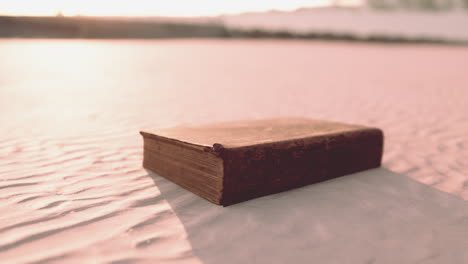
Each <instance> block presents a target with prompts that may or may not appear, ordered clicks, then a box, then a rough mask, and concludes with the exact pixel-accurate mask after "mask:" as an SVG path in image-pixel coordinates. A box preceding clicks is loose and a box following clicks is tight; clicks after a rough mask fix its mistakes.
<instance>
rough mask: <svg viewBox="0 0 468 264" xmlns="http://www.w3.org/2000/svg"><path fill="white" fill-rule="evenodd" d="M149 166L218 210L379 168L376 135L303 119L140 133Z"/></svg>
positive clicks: (378, 138)
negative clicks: (218, 207)
mask: <svg viewBox="0 0 468 264" xmlns="http://www.w3.org/2000/svg"><path fill="white" fill-rule="evenodd" d="M140 133H141V135H142V136H143V141H144V154H143V166H144V167H145V168H148V169H150V170H152V171H154V172H156V173H157V174H159V175H161V176H163V177H165V178H167V179H169V180H171V181H173V182H174V183H176V184H178V185H180V186H182V187H184V188H185V189H187V190H189V191H192V192H193V193H195V194H197V195H199V196H201V197H203V198H205V199H207V200H209V201H211V202H213V203H215V204H219V205H224V206H227V205H231V204H235V203H238V202H242V201H246V200H249V199H252V198H256V197H260V196H264V195H269V194H273V193H278V192H282V191H286V190H289V189H293V188H297V187H301V186H305V185H308V184H312V183H316V182H321V181H325V180H328V179H332V178H336V177H339V176H344V175H348V174H352V173H355V172H358V171H362V170H366V169H371V168H376V167H379V166H380V164H381V159H382V153H383V133H382V131H381V130H380V129H378V128H371V127H365V126H360V125H350V124H343V123H338V122H329V121H321V120H310V119H302V118H280V119H268V120H251V121H235V122H225V123H217V124H210V125H202V126H180V127H174V128H168V129H157V130H151V131H141V132H140Z"/></svg>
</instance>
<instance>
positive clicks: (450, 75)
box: [0, 40, 468, 263]
mask: <svg viewBox="0 0 468 264" xmlns="http://www.w3.org/2000/svg"><path fill="white" fill-rule="evenodd" d="M0 58H1V60H0V124H1V126H0V135H1V137H0V263H288V262H289V263H466V262H467V261H468V251H466V249H467V248H468V163H467V160H468V114H467V113H468V103H467V102H468V74H467V70H466V69H468V49H467V48H463V47H446V46H419V45H364V44H347V43H326V42H295V41H291V42H288V41H215V40H190V41H188V40H184V41H115V42H111V41H58V40H41V41H37V40H36V41H28V40H1V41H0ZM279 116H301V117H307V118H315V119H326V120H334V121H340V122H348V123H357V124H362V125H368V126H376V127H380V128H382V129H383V130H384V132H385V136H386V139H385V153H384V164H383V168H380V169H374V170H369V171H366V172H362V173H358V174H354V175H349V176H347V177H343V178H339V179H335V180H331V181H327V182H323V183H320V184H315V185H311V186H307V187H304V188H300V189H296V190H293V191H288V192H284V193H280V194H276V195H271V196H267V197H263V198H259V199H255V200H251V201H248V202H245V203H241V204H237V205H234V206H231V207H226V208H223V207H219V206H215V205H213V204H211V203H209V202H207V201H205V200H203V199H202V198H199V197H197V196H195V195H194V194H192V193H190V192H187V191H185V190H183V189H181V188H180V187H178V186H176V185H174V184H172V183H171V182H169V181H167V180H165V179H164V178H162V177H160V176H158V175H156V174H154V173H152V172H149V171H146V170H144V169H143V168H142V167H141V159H142V139H141V136H140V135H139V133H138V131H140V130H144V129H151V128H155V127H170V126H175V125H184V124H199V123H210V122H214V121H222V120H239V119H259V118H271V117H279Z"/></svg>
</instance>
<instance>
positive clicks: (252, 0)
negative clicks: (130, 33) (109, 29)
mask: <svg viewBox="0 0 468 264" xmlns="http://www.w3.org/2000/svg"><path fill="white" fill-rule="evenodd" d="M331 1H332V0H0V14H3V15H56V14H57V13H59V12H61V13H63V14H64V15H98V16H212V15H220V14H235V13H242V12H248V11H266V10H271V9H277V10H294V9H296V8H299V7H312V6H324V5H327V4H329V3H330V2H331Z"/></svg>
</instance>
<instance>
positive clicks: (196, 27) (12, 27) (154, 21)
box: [0, 0, 468, 42]
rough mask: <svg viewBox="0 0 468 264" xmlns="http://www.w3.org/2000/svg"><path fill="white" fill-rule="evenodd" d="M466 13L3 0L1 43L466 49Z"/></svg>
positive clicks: (358, 2) (412, 7) (426, 1)
mask: <svg viewBox="0 0 468 264" xmlns="http://www.w3.org/2000/svg"><path fill="white" fill-rule="evenodd" d="M467 13H468V1H467V0H296V1H279V0H276V1H236V2H235V3H233V2H231V1H226V0H223V1H215V0H203V1H197V2H196V3H194V2H190V1H184V0H177V1H170V2H167V1H150V0H136V1H125V0H119V1H79V2H77V1H71V0H67V1H56V0H43V1H29V0H18V1H5V0H4V1H2V3H1V6H0V15H2V16H1V17H0V37H26V38H27V37H49V38H184V37H210V38H309V39H310V38H314V39H317V38H318V39H339V40H348V41H351V40H368V41H373V40H377V41H398V42H403V41H426V42H429V41H432V42H434V41H436V42H466V41H467V40H468V30H466V25H468V15H467Z"/></svg>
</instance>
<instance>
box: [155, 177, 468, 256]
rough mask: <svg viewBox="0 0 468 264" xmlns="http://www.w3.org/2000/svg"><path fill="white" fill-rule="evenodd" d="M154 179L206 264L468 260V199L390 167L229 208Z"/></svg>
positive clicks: (160, 178)
mask: <svg viewBox="0 0 468 264" xmlns="http://www.w3.org/2000/svg"><path fill="white" fill-rule="evenodd" d="M148 174H149V175H150V176H151V177H152V179H153V180H154V182H155V184H156V186H157V187H158V188H159V190H160V192H161V195H162V196H163V197H162V198H163V199H165V200H166V201H167V202H168V203H169V204H170V206H171V207H172V209H173V211H174V212H175V214H176V215H177V217H178V218H179V219H180V221H181V222H182V224H183V225H184V228H185V230H186V232H187V235H188V237H187V239H188V240H189V242H190V244H191V246H192V250H193V254H194V255H196V256H197V257H198V258H199V259H200V260H201V261H202V262H203V263H314V262H317V261H320V262H317V263H322V262H323V263H466V262H465V261H467V260H468V251H467V250H466V249H467V248H468V202H467V201H465V200H463V199H461V198H459V197H456V196H453V195H451V194H448V193H444V192H441V191H439V190H436V189H434V188H432V187H430V186H427V185H424V184H421V183H419V182H416V181H414V180H412V179H410V178H409V177H406V176H404V175H400V174H396V173H394V172H391V171H389V170H386V169H384V168H379V169H373V170H368V171H365V172H361V173H356V174H353V175H350V176H345V177H341V178H337V179H333V180H329V181H326V182H322V183H318V184H313V185H309V186H306V187H302V188H299V189H295V190H292V191H287V192H282V193H278V194H274V195H270V196H266V197H262V198H258V199H254V200H251V201H247V202H243V203H240V204H236V205H233V206H230V207H225V208H223V207H220V206H216V205H213V204H211V203H210V202H208V201H206V200H204V199H202V198H200V197H198V196H196V195H194V194H192V193H190V192H188V191H186V190H184V189H182V188H181V187H179V186H177V185H175V184H173V183H171V182H170V181H168V180H166V179H164V178H162V177H160V176H158V175H157V174H155V173H152V172H150V171H148Z"/></svg>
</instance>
